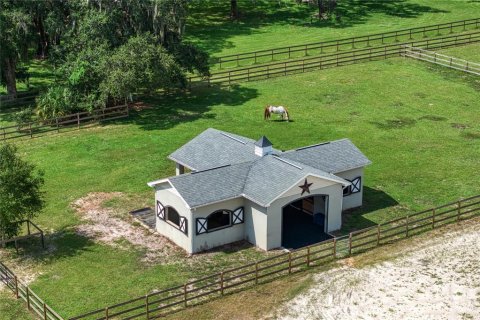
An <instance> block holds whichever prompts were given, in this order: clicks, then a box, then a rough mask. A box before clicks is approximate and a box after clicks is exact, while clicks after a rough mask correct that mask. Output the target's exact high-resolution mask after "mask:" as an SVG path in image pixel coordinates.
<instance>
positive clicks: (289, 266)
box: [288, 252, 292, 274]
mask: <svg viewBox="0 0 480 320" xmlns="http://www.w3.org/2000/svg"><path fill="white" fill-rule="evenodd" d="M291 273H292V253H291V252H288V274H291Z"/></svg>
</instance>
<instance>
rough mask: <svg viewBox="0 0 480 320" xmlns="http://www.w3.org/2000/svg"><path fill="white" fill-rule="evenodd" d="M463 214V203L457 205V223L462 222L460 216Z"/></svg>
mask: <svg viewBox="0 0 480 320" xmlns="http://www.w3.org/2000/svg"><path fill="white" fill-rule="evenodd" d="M461 214H462V202H461V201H458V203H457V222H458V221H460V215H461Z"/></svg>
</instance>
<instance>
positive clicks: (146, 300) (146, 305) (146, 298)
mask: <svg viewBox="0 0 480 320" xmlns="http://www.w3.org/2000/svg"><path fill="white" fill-rule="evenodd" d="M145 309H146V312H147V320H149V319H150V310H149V307H148V294H146V295H145Z"/></svg>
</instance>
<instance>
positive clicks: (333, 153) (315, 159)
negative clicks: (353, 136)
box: [281, 139, 371, 173]
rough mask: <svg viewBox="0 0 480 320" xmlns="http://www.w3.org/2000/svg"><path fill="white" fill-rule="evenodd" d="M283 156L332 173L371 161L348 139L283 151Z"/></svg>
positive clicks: (358, 166) (364, 164)
mask: <svg viewBox="0 0 480 320" xmlns="http://www.w3.org/2000/svg"><path fill="white" fill-rule="evenodd" d="M281 156H282V158H285V159H289V160H293V161H298V162H301V163H304V164H306V165H309V166H312V167H314V168H317V169H319V170H323V171H326V172H330V173H339V172H342V171H347V170H349V169H354V168H360V167H364V166H366V165H369V164H370V163H371V161H370V160H368V158H367V157H365V155H364V154H363V153H362V152H361V151H360V150H359V149H358V148H357V147H356V146H355V145H354V144H353V143H352V142H351V141H350V140H348V139H342V140H337V141H331V142H327V143H322V144H318V145H314V146H310V147H305V148H299V149H296V150H291V151H287V152H283V153H282V155H281Z"/></svg>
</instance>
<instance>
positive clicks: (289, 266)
mask: <svg viewBox="0 0 480 320" xmlns="http://www.w3.org/2000/svg"><path fill="white" fill-rule="evenodd" d="M479 213H480V195H478V196H475V197H471V198H467V199H463V200H459V201H456V202H453V203H449V204H446V205H443V206H439V207H436V208H432V209H429V210H425V211H421V212H417V213H414V214H411V215H407V216H405V217H402V218H398V219H394V220H391V221H389V222H386V223H383V224H379V225H376V226H373V227H369V228H366V229H362V230H359V231H355V232H351V233H350V234H348V235H346V236H343V237H337V238H333V239H330V240H326V241H324V242H320V243H317V244H314V245H311V246H307V247H304V248H300V249H297V250H294V251H291V252H286V253H282V254H279V255H276V256H273V257H270V258H267V259H264V260H261V261H257V262H254V263H250V264H246V265H243V266H240V267H237V268H232V269H228V270H224V271H222V272H219V273H216V274H212V275H208V276H206V277H203V278H200V279H197V280H194V281H191V282H188V283H185V284H183V285H179V286H176V287H173V288H168V289H165V290H162V291H158V292H153V293H149V294H147V295H145V296H143V297H138V298H135V299H132V300H129V301H125V302H122V303H119V304H115V305H111V306H108V307H106V308H102V309H98V310H94V311H91V312H88V313H86V314H83V315H79V316H76V317H73V318H70V320H84V319H96V320H107V319H112V318H115V319H123V320H127V319H138V318H143V319H157V318H160V317H162V316H165V315H167V314H170V313H173V312H176V311H179V310H181V309H183V308H186V307H188V306H192V305H196V304H199V303H202V302H205V301H208V300H211V299H212V298H215V297H218V296H222V295H225V294H227V293H231V292H236V291H240V290H242V289H245V288H247V287H251V286H252V285H254V284H258V283H263V282H268V281H271V280H273V279H275V278H278V277H282V276H285V275H288V274H292V273H295V272H298V271H301V270H304V269H306V268H309V267H314V266H318V265H323V264H326V263H327V262H329V261H333V260H335V259H339V258H343V257H347V256H351V255H353V254H356V253H360V252H363V251H366V250H369V249H372V248H374V247H377V246H380V245H383V244H386V243H391V242H393V241H396V240H400V239H402V238H406V237H410V236H412V235H415V234H418V233H421V232H425V231H428V230H431V229H435V228H438V227H441V226H443V225H446V224H449V223H453V222H459V221H461V220H466V219H469V218H473V217H474V216H477V215H478V214H479Z"/></svg>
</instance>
